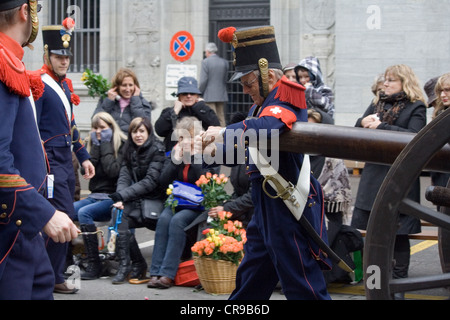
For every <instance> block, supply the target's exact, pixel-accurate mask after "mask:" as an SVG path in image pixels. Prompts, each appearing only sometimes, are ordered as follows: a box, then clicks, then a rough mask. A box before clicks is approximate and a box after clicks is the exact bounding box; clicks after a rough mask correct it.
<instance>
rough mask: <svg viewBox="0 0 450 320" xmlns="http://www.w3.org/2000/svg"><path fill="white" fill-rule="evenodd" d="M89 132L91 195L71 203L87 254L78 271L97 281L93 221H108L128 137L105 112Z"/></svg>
mask: <svg viewBox="0 0 450 320" xmlns="http://www.w3.org/2000/svg"><path fill="white" fill-rule="evenodd" d="M91 127H92V131H91V134H90V137H89V138H88V139H87V150H88V152H89V154H90V155H91V162H92V164H93V165H94V167H95V172H96V174H95V177H94V178H92V179H91V181H89V191H90V192H91V194H90V195H89V196H88V197H87V198H86V199H83V200H80V201H77V202H75V203H74V207H75V213H76V219H75V220H78V221H79V222H80V228H81V231H82V232H85V233H88V235H85V236H84V237H83V239H84V244H85V248H86V252H87V265H86V268H85V270H83V271H82V272H81V279H82V280H93V279H97V278H98V277H100V275H101V269H102V267H101V261H100V258H99V251H98V239H97V235H96V234H95V232H96V230H97V227H96V226H95V221H110V220H111V206H112V205H113V201H112V199H111V198H110V197H109V195H110V194H112V193H114V192H115V191H116V187H117V179H118V177H119V172H120V168H121V165H122V160H123V154H122V152H123V150H122V149H123V146H124V144H125V141H126V140H127V136H126V135H125V134H124V133H123V132H122V130H121V129H120V128H119V126H118V124H117V123H116V122H115V121H114V119H113V117H112V116H111V115H110V114H109V113H106V112H100V113H97V114H96V115H95V116H94V117H93V118H92V120H91Z"/></svg>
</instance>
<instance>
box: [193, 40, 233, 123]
mask: <svg viewBox="0 0 450 320" xmlns="http://www.w3.org/2000/svg"><path fill="white" fill-rule="evenodd" d="M217 50H218V49H217V45H216V44H215V43H214V42H210V43H208V44H207V45H206V48H205V55H206V59H204V60H203V61H202V70H201V73H200V92H201V94H202V96H203V99H204V100H205V102H206V104H207V105H208V106H209V107H210V108H211V109H213V110H214V112H215V113H216V115H217V117H218V118H219V122H220V125H222V126H225V107H226V104H227V102H228V91H227V82H228V61H227V60H225V59H223V58H221V57H219V56H218V55H217Z"/></svg>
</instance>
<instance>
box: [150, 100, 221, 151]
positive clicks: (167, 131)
mask: <svg viewBox="0 0 450 320" xmlns="http://www.w3.org/2000/svg"><path fill="white" fill-rule="evenodd" d="M184 117H196V118H197V119H198V120H200V121H201V122H202V127H203V129H205V130H207V129H208V128H209V127H210V126H220V122H219V119H218V118H217V115H216V113H215V112H214V110H212V109H211V108H210V107H208V106H207V105H206V104H205V102H204V101H199V102H197V103H196V104H194V105H193V106H192V107H190V108H183V109H182V110H181V111H180V113H179V114H178V115H176V114H175V112H174V109H173V107H170V108H166V109H164V110H163V111H162V112H161V116H160V117H159V119H158V120H157V121H156V123H155V132H156V133H157V134H158V135H159V136H160V137H162V138H164V145H165V147H166V150H172V148H173V147H174V146H175V145H176V144H177V141H172V132H173V130H174V129H175V127H176V125H177V121H178V120H180V119H182V118H184Z"/></svg>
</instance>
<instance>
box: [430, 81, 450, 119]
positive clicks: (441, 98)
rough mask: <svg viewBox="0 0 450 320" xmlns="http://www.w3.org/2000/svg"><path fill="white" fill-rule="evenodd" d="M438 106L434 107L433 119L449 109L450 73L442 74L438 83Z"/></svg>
mask: <svg viewBox="0 0 450 320" xmlns="http://www.w3.org/2000/svg"><path fill="white" fill-rule="evenodd" d="M435 91H436V97H437V101H436V107H435V108H434V113H433V119H435V118H436V117H437V116H439V115H440V114H441V113H442V112H444V111H445V110H447V108H448V107H449V106H450V73H446V74H444V75H443V76H441V77H440V78H439V79H438V81H437V83H436V89H435Z"/></svg>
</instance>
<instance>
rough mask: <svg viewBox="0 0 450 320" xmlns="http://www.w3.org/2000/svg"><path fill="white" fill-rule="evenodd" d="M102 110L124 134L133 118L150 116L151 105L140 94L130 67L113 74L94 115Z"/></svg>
mask: <svg viewBox="0 0 450 320" xmlns="http://www.w3.org/2000/svg"><path fill="white" fill-rule="evenodd" d="M102 111H104V112H107V113H109V114H110V115H111V116H112V117H113V118H114V120H116V122H117V124H118V125H119V127H120V129H122V131H123V132H124V133H125V134H127V133H128V128H129V126H130V123H131V121H132V120H133V119H135V118H138V117H141V118H144V117H145V118H149V119H150V118H151V111H152V105H151V103H150V102H148V101H147V100H146V99H145V98H144V97H143V96H142V93H141V89H140V85H139V81H138V78H137V76H136V74H135V73H134V72H133V71H132V70H131V69H126V68H122V69H120V70H119V71H118V72H117V74H116V75H115V76H114V78H113V80H112V88H111V89H110V90H109V91H108V96H107V98H104V99H101V100H100V101H99V103H98V106H97V109H95V111H94V115H95V114H97V113H99V112H102Z"/></svg>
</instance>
